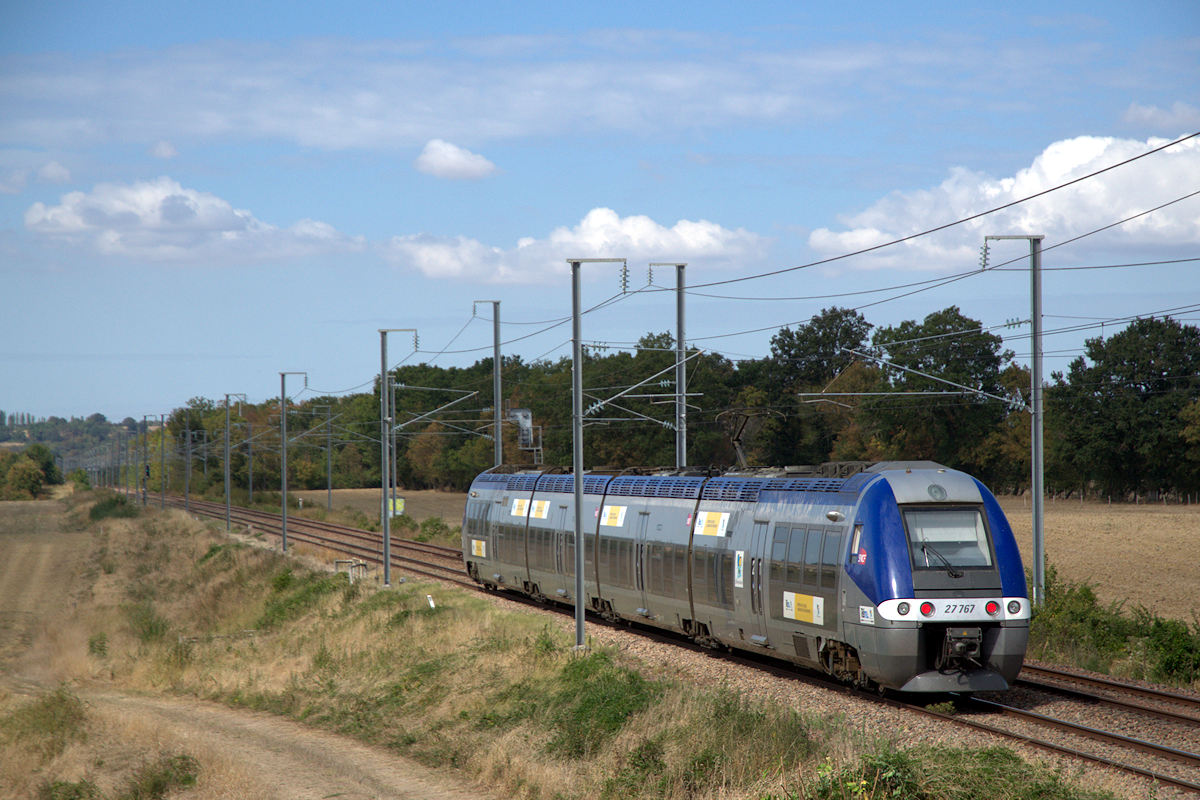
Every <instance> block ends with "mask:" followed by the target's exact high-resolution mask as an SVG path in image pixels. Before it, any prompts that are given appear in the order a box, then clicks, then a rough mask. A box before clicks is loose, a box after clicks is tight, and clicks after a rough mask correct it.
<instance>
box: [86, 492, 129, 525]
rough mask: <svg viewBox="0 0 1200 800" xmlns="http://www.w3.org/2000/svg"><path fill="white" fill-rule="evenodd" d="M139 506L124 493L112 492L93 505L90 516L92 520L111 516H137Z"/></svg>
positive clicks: (89, 512)
mask: <svg viewBox="0 0 1200 800" xmlns="http://www.w3.org/2000/svg"><path fill="white" fill-rule="evenodd" d="M137 515H138V507H137V506H136V505H134V504H133V503H131V502H129V501H128V500H127V499H125V495H122V494H110V495H108V496H107V497H105V498H103V499H102V500H100V501H99V502H97V503H96V504H95V505H94V506H92V508H91V510H90V511H88V517H90V518H91V520H92V522H96V521H98V520H102V519H107V518H109V517H136V516H137Z"/></svg>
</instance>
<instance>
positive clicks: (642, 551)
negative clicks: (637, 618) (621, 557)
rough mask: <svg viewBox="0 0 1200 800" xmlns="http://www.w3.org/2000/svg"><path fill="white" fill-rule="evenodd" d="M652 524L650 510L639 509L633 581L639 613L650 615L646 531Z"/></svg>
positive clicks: (636, 522)
mask: <svg viewBox="0 0 1200 800" xmlns="http://www.w3.org/2000/svg"><path fill="white" fill-rule="evenodd" d="M649 526H650V512H649V511H639V512H638V515H637V520H636V521H635V522H634V535H633V583H634V588H635V590H636V592H637V597H638V608H637V613H639V614H641V615H642V616H644V617H648V616H650V612H651V609H650V595H649V593H648V592H647V591H646V572H647V558H646V531H647V529H648V528H649Z"/></svg>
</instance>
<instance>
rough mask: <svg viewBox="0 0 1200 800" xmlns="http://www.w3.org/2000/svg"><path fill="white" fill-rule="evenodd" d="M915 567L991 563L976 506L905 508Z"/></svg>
mask: <svg viewBox="0 0 1200 800" xmlns="http://www.w3.org/2000/svg"><path fill="white" fill-rule="evenodd" d="M904 525H905V527H906V528H908V544H909V551H910V552H911V553H912V562H913V566H914V567H915V568H916V569H941V570H946V571H948V572H950V573H951V574H953V573H954V572H955V571H956V570H957V568H959V567H990V566H992V548H991V547H989V546H988V536H987V528H985V527H984V525H983V515H982V514H980V513H979V509H977V508H909V509H905V511H904Z"/></svg>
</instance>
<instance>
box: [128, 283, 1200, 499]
mask: <svg viewBox="0 0 1200 800" xmlns="http://www.w3.org/2000/svg"><path fill="white" fill-rule="evenodd" d="M674 359H675V353H674V339H673V337H672V336H671V335H670V334H669V333H648V334H646V335H645V336H643V337H642V338H641V339H640V340H639V342H638V345H637V347H636V348H634V349H632V350H606V349H598V348H594V347H589V348H586V349H585V354H584V363H583V382H584V388H585V393H586V394H587V395H588V399H586V400H585V403H584V405H585V408H588V407H590V406H593V405H596V404H597V403H598V402H599V401H602V400H604V399H606V398H610V397H612V396H613V395H616V394H618V393H620V392H622V391H624V390H626V389H627V388H628V387H631V386H634V385H635V384H638V383H639V382H641V381H644V380H646V379H647V378H649V377H650V376H653V375H655V374H656V373H659V372H662V373H663V375H662V376H660V378H656V379H655V380H653V381H651V382H650V383H649V384H647V385H645V386H641V387H639V388H637V389H635V390H631V391H628V392H627V393H626V394H625V395H623V396H621V397H620V398H618V399H616V400H614V401H613V402H611V403H609V404H607V405H603V406H597V408H596V409H594V410H593V411H592V413H589V414H587V415H586V427H585V433H584V441H585V453H584V461H585V463H586V464H587V465H588V466H589V467H599V466H610V467H617V468H624V467H630V466H663V465H673V464H674V461H675V456H674V452H675V433H674V431H673V430H672V429H671V428H670V424H671V423H673V420H674V406H673V401H674V392H675V388H674V385H673V382H672V380H671V379H672V378H673V371H672V369H671V366H672V364H673V363H674ZM502 375H503V395H502V397H501V398H500V402H501V403H502V408H504V409H506V410H510V409H515V408H520V409H527V410H528V411H529V412H530V415H531V417H532V420H533V425H534V430H533V433H534V435H535V439H534V441H533V442H532V444H534V445H540V449H534V448H533V447H526V448H525V449H522V448H521V447H520V446H519V444H520V443H519V441H518V429H517V426H516V425H514V424H511V423H506V424H505V425H504V426H503V437H504V453H505V461H506V462H508V463H513V464H520V465H526V466H533V465H534V463H535V458H537V457H538V456H540V460H541V464H542V465H543V466H546V467H569V465H570V464H571V460H572V439H571V436H572V424H571V359H570V358H560V359H558V360H538V361H532V362H527V361H525V360H524V359H522V358H521V357H520V356H515V355H514V356H507V357H505V358H504V359H503V363H502ZM391 381H392V384H393V386H394V389H393V394H394V397H395V409H394V412H393V414H394V418H395V420H396V423H397V425H398V426H400V429H399V431H398V432H397V448H396V455H395V471H396V474H397V476H398V479H399V481H400V483H401V485H403V486H406V487H410V488H446V489H457V490H463V489H465V488H466V487H467V486H468V485H469V484H470V481H471V479H472V478H473V477H474V476H475V475H476V474H477V473H478V472H480V471H481V470H483V469H486V468H488V467H489V466H491V465H492V458H493V445H492V441H491V440H490V438H488V437H489V436H490V434H491V430H492V418H493V411H492V408H493V406H492V403H493V398H492V361H491V359H490V358H484V359H480V360H479V361H477V362H476V363H474V364H472V365H471V366H469V367H463V368H460V367H439V366H434V365H430V364H418V365H409V366H403V367H399V368H397V369H395V370H393V371H392V373H391ZM687 391H688V393H689V395H692V396H691V397H689V401H688V402H689V411H688V462H689V464H691V465H695V466H699V467H713V468H716V469H721V468H727V467H731V466H738V465H740V464H742V463H744V464H745V465H747V466H750V467H753V466H785V465H799V464H820V463H822V462H826V461H878V460H932V461H937V462H939V463H942V464H945V465H947V466H950V467H954V468H958V469H962V470H964V471H967V472H969V473H971V474H973V475H975V476H977V477H979V478H980V479H981V480H983V481H984V482H985V483H987V484H988V485H989V486H991V487H993V488H994V489H995V490H997V491H1005V492H1016V491H1021V490H1024V489H1026V488H1027V487H1028V484H1029V475H1030V459H1031V457H1030V413H1029V410H1028V406H1029V403H1030V375H1029V370H1028V369H1027V368H1025V367H1023V366H1021V365H1019V364H1017V363H1016V362H1015V361H1014V354H1013V353H1012V352H1011V351H1009V350H1006V349H1004V347H1003V340H1002V339H1001V338H1000V337H999V336H997V335H995V334H993V333H991V332H988V331H987V330H985V329H984V328H983V326H982V325H981V323H980V322H979V321H978V320H974V319H971V318H969V317H967V316H965V315H963V314H962V313H961V311H960V310H959V309H958V308H957V307H954V306H951V307H949V308H945V309H942V310H940V311H936V312H934V313H931V314H929V315H928V316H926V317H925V318H924V319H923V320H920V321H917V320H908V321H904V322H902V323H900V324H899V325H895V326H884V327H877V326H874V325H872V324H871V323H869V322H868V321H867V320H866V319H865V318H864V317H863V315H862V314H860V313H858V312H856V311H852V310H849V309H843V308H836V307H835V308H828V309H825V310H824V311H822V312H821V313H820V314H818V315H816V316H815V317H813V318H812V319H811V320H810V321H809V322H808V323H805V324H803V325H799V326H796V327H788V328H783V329H781V330H779V331H778V332H777V333H776V334H775V335H774V336H773V337H772V339H771V347H770V353H769V355H767V356H765V357H763V358H760V359H750V360H744V361H738V362H734V361H732V360H730V359H728V358H726V357H724V356H722V355H720V354H716V353H708V352H704V353H700V354H699V355H697V356H695V357H694V358H692V359H691V360H690V361H689V362H688V378H687ZM470 392H476V394H474V395H470V396H468V395H469V393H470ZM1044 396H1045V453H1046V461H1045V475H1046V487H1047V490H1048V491H1051V492H1055V493H1079V492H1084V493H1086V494H1088V495H1091V496H1103V497H1111V498H1113V499H1116V500H1120V499H1127V498H1131V497H1133V496H1135V495H1160V494H1165V495H1172V496H1189V495H1191V494H1195V493H1197V492H1200V329H1197V328H1196V327H1195V326H1192V325H1184V324H1181V323H1180V322H1178V321H1176V320H1174V319H1171V318H1169V317H1167V318H1152V319H1138V320H1136V321H1135V322H1133V323H1131V324H1130V325H1129V326H1127V327H1126V328H1125V329H1124V330H1122V331H1120V332H1119V333H1117V334H1114V335H1112V336H1109V337H1107V338H1095V339H1089V340H1088V341H1087V342H1086V346H1085V353H1084V355H1083V356H1080V357H1078V358H1076V359H1075V360H1073V361H1072V362H1071V363H1070V364H1069V366H1068V367H1067V369H1066V370H1065V371H1063V372H1055V373H1052V375H1051V378H1050V381H1049V382H1048V383H1047V385H1046V386H1045V387H1044ZM464 397H467V399H465V400H464V399H463V398H464ZM455 400H458V401H459V402H458V403H457V404H455V405H453V406H450V407H449V408H447V409H446V410H444V411H441V412H439V413H436V414H433V415H430V416H427V417H426V416H424V415H426V414H428V412H430V411H431V410H434V409H438V408H441V407H443V406H446V405H447V404H450V403H451V402H452V401H455ZM287 414H288V431H289V440H290V441H289V449H288V471H289V479H288V480H289V486H291V487H294V488H324V487H325V486H326V482H327V481H328V480H329V477H328V476H329V474H330V473H332V485H333V486H334V487H335V488H348V487H368V486H377V485H379V481H380V457H381V455H380V445H379V430H380V421H379V418H380V400H379V386H378V381H376V385H375V387H374V390H373V391H372V392H370V393H362V394H354V395H347V396H338V397H316V398H309V399H305V400H304V401H303V402H301V403H299V404H293V403H289V405H288V408H287ZM230 417H231V419H232V420H233V423H234V424H233V425H232V426H231V430H230V436H231V440H232V448H231V457H230V471H231V475H232V484H233V486H235V487H238V488H240V489H242V490H246V489H249V488H251V487H253V488H254V490H255V491H261V490H263V489H270V488H277V487H278V486H279V462H280V446H279V403H278V400H275V401H273V402H266V403H262V404H258V405H245V404H242V405H238V406H235V407H234V408H232V409H231V410H230ZM126 422H132V421H131V420H127V421H126ZM224 429H225V408H224V403H223V402H219V401H214V400H209V399H206V398H193V399H192V400H190V401H189V402H188V403H187V404H186V405H185V406H184V407H182V408H179V409H176V410H175V412H173V413H172V414H171V415H170V417H169V418H168V420H167V423H166V427H165V430H158V429H155V430H152V431H150V432H149V434H148V436H149V438H148V440H146V441H143V442H142V446H143V447H144V449H145V450H146V452H147V453H149V457H148V459H147V460H148V464H149V468H150V470H149V471H150V476H149V481H150V485H151V486H155V487H156V486H158V485H159V481H160V480H161V476H159V475H158V472H159V471H160V463H159V455H158V454H159V452H160V450H159V447H160V443H159V437H165V440H164V441H163V442H162V443H161V444H162V445H165V449H168V450H170V452H171V453H172V460H171V461H170V462H169V463H168V464H167V470H168V472H170V473H171V474H170V475H169V476H168V477H169V479H170V483H171V485H172V486H173V487H175V488H182V484H183V481H184V480H185V479H187V480H189V481H190V486H191V488H192V490H193V491H204V490H205V489H206V488H210V487H218V488H217V490H218V491H219V490H221V489H220V487H221V486H222V485H223V484H222V481H223V469H224V467H223V438H224ZM138 430H139V429H138V427H137V425H135V426H134V430H133V432H132V434H131V436H133V437H136V436H138V435H144V434H145V432H143V433H142V434H139V433H138ZM189 443H190V444H189ZM188 452H190V455H191V461H190V462H189V463H191V464H192V469H190V470H187V471H186V478H185V470H184V469H183V467H182V466H180V464H179V463H178V458H179V455H180V454H183V453H188ZM131 458H132V456H131Z"/></svg>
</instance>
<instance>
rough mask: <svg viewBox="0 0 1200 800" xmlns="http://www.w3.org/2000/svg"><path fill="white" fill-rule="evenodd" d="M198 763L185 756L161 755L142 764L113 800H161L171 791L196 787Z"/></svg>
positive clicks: (198, 770)
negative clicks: (155, 759)
mask: <svg viewBox="0 0 1200 800" xmlns="http://www.w3.org/2000/svg"><path fill="white" fill-rule="evenodd" d="M199 772H200V763H199V762H198V761H196V759H194V758H192V757H191V756H189V755H186V754H179V755H163V756H161V757H159V759H158V760H157V761H152V762H150V763H148V764H144V765H143V766H142V767H141V768H140V769H139V770H137V772H135V773H134V774H133V776H132V777H130V779H129V784H128V785H127V786H126V787H125V789H124V791H122V792H120V793H119V794H117V795H116V796H115V800H162V798H165V797H166V796H167V795H168V793H170V792H171V790H172V789H178V788H183V787H186V786H195V785H196V776H197V774H198V773H199Z"/></svg>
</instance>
